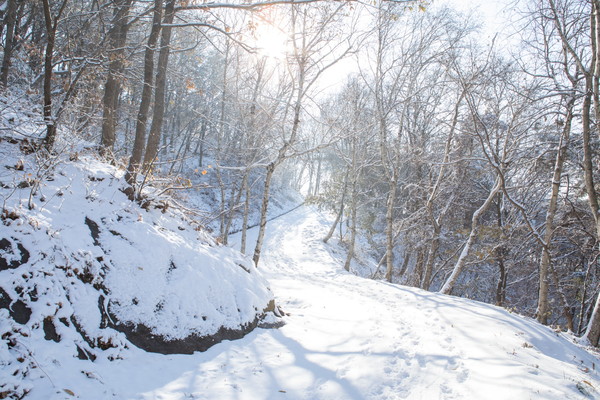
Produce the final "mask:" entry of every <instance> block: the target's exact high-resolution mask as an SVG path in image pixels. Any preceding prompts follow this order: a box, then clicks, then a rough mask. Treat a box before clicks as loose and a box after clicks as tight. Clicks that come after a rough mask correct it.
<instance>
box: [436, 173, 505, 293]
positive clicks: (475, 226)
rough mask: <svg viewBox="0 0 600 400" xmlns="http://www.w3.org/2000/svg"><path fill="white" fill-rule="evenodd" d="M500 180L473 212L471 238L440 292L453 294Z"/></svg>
mask: <svg viewBox="0 0 600 400" xmlns="http://www.w3.org/2000/svg"><path fill="white" fill-rule="evenodd" d="M500 181H501V180H500V178H499V177H498V178H496V182H495V183H494V186H493V187H492V189H491V190H490V193H489V194H488V197H487V199H485V201H484V202H483V204H482V205H481V206H480V207H479V208H478V209H477V210H476V211H475V213H473V218H472V219H471V233H470V234H469V238H468V239H467V242H466V243H465V246H464V247H463V249H462V252H461V253H460V256H459V257H458V260H457V261H456V264H455V265H454V269H453V270H452V273H451V274H450V276H449V277H448V279H447V280H446V282H445V283H444V285H443V286H442V289H440V293H443V294H452V289H454V285H455V284H456V282H457V280H458V277H459V276H460V274H461V273H462V271H463V269H464V268H465V265H466V262H467V257H468V256H469V252H470V251H471V246H473V243H475V239H476V238H477V235H478V233H479V224H480V220H481V217H482V216H483V214H484V213H485V212H486V211H487V209H488V208H489V206H490V205H491V204H492V201H493V200H494V197H496V195H497V194H498V192H499V191H500V189H501V186H502V185H501V182H500Z"/></svg>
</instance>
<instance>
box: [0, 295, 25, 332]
mask: <svg viewBox="0 0 600 400" xmlns="http://www.w3.org/2000/svg"><path fill="white" fill-rule="evenodd" d="M11 303H12V304H11ZM0 308H5V309H7V310H8V313H9V314H10V316H11V318H12V319H13V320H14V321H15V322H17V323H19V324H26V323H27V322H29V318H30V317H31V309H30V308H29V307H27V305H26V304H25V303H24V302H23V301H22V300H17V301H15V302H13V301H12V299H11V298H10V296H9V295H8V293H6V292H5V291H4V289H2V288H1V287H0Z"/></svg>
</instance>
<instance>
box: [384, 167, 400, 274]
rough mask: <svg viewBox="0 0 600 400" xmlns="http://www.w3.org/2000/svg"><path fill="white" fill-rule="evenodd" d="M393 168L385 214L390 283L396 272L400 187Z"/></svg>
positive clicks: (387, 268) (387, 265)
mask: <svg viewBox="0 0 600 400" xmlns="http://www.w3.org/2000/svg"><path fill="white" fill-rule="evenodd" d="M392 168H393V172H392V179H391V180H390V185H389V192H388V197H387V203H386V212H385V226H386V228H385V239H386V240H385V263H386V270H385V280H386V281H388V282H392V273H393V270H394V204H395V203H396V186H397V185H398V176H397V171H396V168H395V167H392Z"/></svg>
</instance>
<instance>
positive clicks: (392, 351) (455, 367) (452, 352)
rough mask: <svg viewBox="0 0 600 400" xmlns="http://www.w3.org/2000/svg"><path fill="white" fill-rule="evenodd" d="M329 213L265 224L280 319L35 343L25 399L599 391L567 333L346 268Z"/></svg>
mask: <svg viewBox="0 0 600 400" xmlns="http://www.w3.org/2000/svg"><path fill="white" fill-rule="evenodd" d="M328 223H330V220H329V219H328V218H326V217H325V216H323V215H321V214H319V213H318V212H317V211H315V210H314V209H312V208H310V207H302V208H300V209H298V210H296V211H294V212H292V213H290V214H287V215H285V216H283V217H281V218H279V219H277V220H275V221H272V222H271V223H269V225H268V229H267V237H266V244H265V251H264V253H263V259H262V264H261V265H260V266H259V270H260V272H261V273H262V274H263V275H264V276H265V277H266V278H267V279H268V281H269V282H270V286H271V288H272V289H273V291H274V293H275V295H276V298H277V301H278V304H279V305H280V306H281V307H282V308H283V310H284V311H285V312H287V313H289V315H288V316H286V317H285V318H284V320H285V325H284V326H283V327H280V328H279V329H256V330H255V331H253V332H252V333H250V334H248V335H247V336H246V337H244V338H242V339H240V340H236V341H231V342H223V343H220V344H218V345H216V346H214V347H212V348H210V349H209V350H208V351H206V352H204V353H194V354H193V355H159V354H152V353H146V352H144V351H142V350H139V349H137V348H135V347H131V348H129V349H128V350H124V351H121V353H120V357H119V358H118V359H116V360H114V361H109V360H107V359H106V358H99V359H98V360H97V361H96V362H93V363H92V362H89V361H80V360H76V359H74V358H73V357H72V356H71V355H70V354H62V353H60V352H59V351H58V350H59V349H57V346H61V345H62V344H58V345H57V344H56V343H53V342H47V341H46V342H43V341H40V342H38V343H37V344H38V345H39V346H43V347H44V351H46V352H51V351H54V353H53V355H52V356H48V357H44V358H43V359H44V360H50V359H52V358H54V359H55V361H53V362H48V363H47V364H44V365H43V366H41V367H42V368H43V369H44V371H45V372H46V373H47V374H48V376H49V377H51V383H50V380H49V379H44V380H42V379H40V380H39V381H38V382H35V385H34V388H33V390H32V391H31V393H30V395H29V396H28V398H32V399H63V398H72V397H73V396H70V395H69V394H68V393H67V392H65V389H67V390H69V391H71V392H72V393H73V394H74V395H75V397H77V398H83V399H106V398H117V399H163V400H167V399H169V400H174V399H217V398H218V399H473V398H488V399H529V398H540V399H582V398H600V396H599V394H598V392H597V390H596V388H598V387H599V385H600V378H599V376H598V373H597V371H596V369H595V368H596V365H597V364H598V361H599V360H598V358H597V356H596V355H595V354H592V353H590V352H588V351H586V349H584V348H582V347H581V346H579V345H577V344H575V343H574V341H573V339H572V338H571V337H570V336H568V335H566V334H563V333H559V332H555V331H553V330H552V329H550V328H548V327H544V326H541V325H539V324H537V323H536V322H535V321H533V320H530V319H528V318H524V317H521V316H519V315H515V314H511V313H510V312H508V311H506V310H503V309H501V308H498V307H494V306H491V305H487V304H483V303H477V302H473V301H469V300H465V299H460V298H455V297H449V296H444V295H440V294H437V293H430V292H425V291H422V290H418V289H412V288H407V287H402V286H397V285H392V284H388V283H384V282H379V281H373V280H368V279H364V278H360V277H358V276H355V275H353V274H350V273H346V272H345V271H344V270H343V268H342V265H343V262H342V261H343V252H342V251H340V249H339V248H336V247H333V246H330V245H325V244H324V243H323V242H322V241H321V238H322V237H323V235H324V234H325V233H326V231H327V224H328ZM252 232H253V233H254V234H256V232H255V230H253V231H252ZM234 239H235V238H234ZM216 284H217V282H215V285H216ZM51 349H54V350H51ZM584 393H587V395H586V394H584Z"/></svg>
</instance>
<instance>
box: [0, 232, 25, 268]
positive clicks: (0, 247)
mask: <svg viewBox="0 0 600 400" xmlns="http://www.w3.org/2000/svg"><path fill="white" fill-rule="evenodd" d="M17 250H18V251H19V255H18V256H17V257H6V256H2V255H0V271H4V270H7V269H15V268H18V267H20V266H21V265H23V264H25V263H27V262H28V261H29V256H30V254H29V251H28V250H27V249H26V248H25V247H23V245H22V244H21V243H19V242H17ZM0 251H2V252H3V253H5V254H7V255H10V254H12V255H16V254H15V249H14V246H13V244H12V243H11V241H10V240H8V239H6V238H3V239H0ZM11 258H12V259H11Z"/></svg>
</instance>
